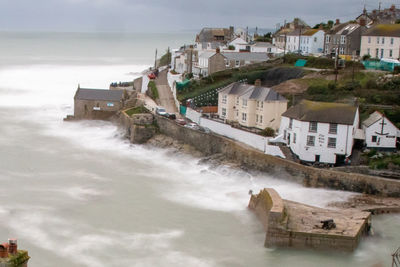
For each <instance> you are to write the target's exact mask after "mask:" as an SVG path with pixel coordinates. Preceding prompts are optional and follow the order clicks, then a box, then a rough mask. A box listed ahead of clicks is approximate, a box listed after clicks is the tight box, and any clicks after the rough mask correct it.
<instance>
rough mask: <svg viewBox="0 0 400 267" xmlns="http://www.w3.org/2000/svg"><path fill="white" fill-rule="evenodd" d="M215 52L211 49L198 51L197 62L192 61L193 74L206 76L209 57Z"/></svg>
mask: <svg viewBox="0 0 400 267" xmlns="http://www.w3.org/2000/svg"><path fill="white" fill-rule="evenodd" d="M215 53H216V52H213V51H203V52H199V57H198V62H194V63H193V74H194V75H200V74H201V75H202V76H208V74H209V73H208V72H209V71H208V67H209V60H210V57H212V56H214V55H215Z"/></svg>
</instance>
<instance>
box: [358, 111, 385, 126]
mask: <svg viewBox="0 0 400 267" xmlns="http://www.w3.org/2000/svg"><path fill="white" fill-rule="evenodd" d="M382 117H384V116H383V115H382V113H380V112H379V111H375V112H374V113H372V114H371V115H369V117H368V118H367V119H366V120H364V121H363V122H362V125H363V126H365V127H369V126H371V125H372V124H374V123H375V122H377V121H379V120H380V119H382Z"/></svg>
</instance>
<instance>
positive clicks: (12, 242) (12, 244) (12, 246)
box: [8, 238, 18, 254]
mask: <svg viewBox="0 0 400 267" xmlns="http://www.w3.org/2000/svg"><path fill="white" fill-rule="evenodd" d="M8 245H9V247H8V252H9V253H10V254H16V253H17V251H18V246H17V239H15V238H9V239H8Z"/></svg>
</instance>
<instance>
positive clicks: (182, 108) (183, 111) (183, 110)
mask: <svg viewBox="0 0 400 267" xmlns="http://www.w3.org/2000/svg"><path fill="white" fill-rule="evenodd" d="M179 113H180V114H182V115H186V107H185V106H182V105H181V106H179Z"/></svg>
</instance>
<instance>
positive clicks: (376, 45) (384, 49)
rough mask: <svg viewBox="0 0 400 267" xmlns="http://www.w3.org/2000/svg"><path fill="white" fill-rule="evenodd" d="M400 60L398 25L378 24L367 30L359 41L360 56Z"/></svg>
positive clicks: (399, 29)
mask: <svg viewBox="0 0 400 267" xmlns="http://www.w3.org/2000/svg"><path fill="white" fill-rule="evenodd" d="M364 55H369V56H371V57H372V58H379V59H381V58H391V59H398V58H400V24H378V25H375V26H373V27H372V28H370V29H368V30H367V31H366V32H365V33H364V34H363V36H362V39H361V56H364Z"/></svg>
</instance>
